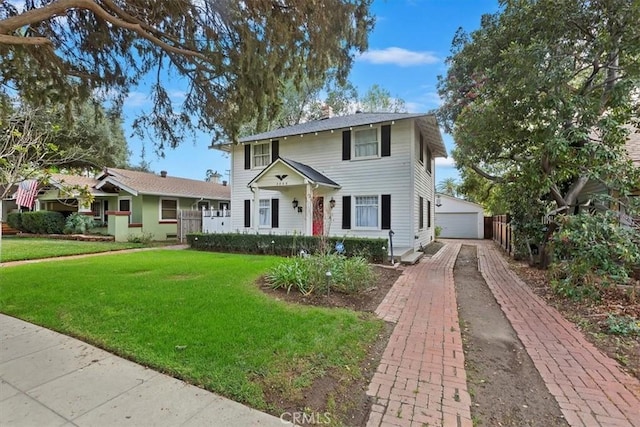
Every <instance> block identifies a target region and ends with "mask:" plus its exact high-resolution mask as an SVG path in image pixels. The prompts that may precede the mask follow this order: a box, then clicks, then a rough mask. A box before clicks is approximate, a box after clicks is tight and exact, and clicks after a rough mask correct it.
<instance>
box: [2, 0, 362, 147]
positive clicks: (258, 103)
mask: <svg viewBox="0 0 640 427" xmlns="http://www.w3.org/2000/svg"><path fill="white" fill-rule="evenodd" d="M371 1H372V0H321V1H314V2H309V1H308V0H286V1H262V0H246V1H242V2H239V1H236V0H199V1H195V0H178V1H169V2H157V1H151V0H127V1H124V0H97V1H90V0H42V1H39V2H34V1H25V2H24V6H23V7H21V8H18V7H17V6H16V4H17V2H13V1H12V2H9V1H3V2H0V60H1V61H2V67H1V68H0V86H1V87H2V88H3V90H4V91H8V90H11V91H17V92H18V93H20V95H21V96H22V97H24V99H25V100H27V101H28V102H29V103H37V102H38V101H40V100H43V99H48V100H55V101H66V100H68V99H72V98H78V97H79V98H81V99H88V98H89V97H90V96H92V95H94V94H95V93H101V94H103V95H104V96H105V97H108V98H111V99H112V100H113V101H115V105H117V106H120V105H122V102H123V101H124V100H125V99H126V97H127V94H128V92H129V90H130V89H131V88H132V87H136V86H137V85H138V84H140V83H142V82H145V83H148V81H149V80H145V79H147V78H148V79H150V81H151V91H152V100H153V106H152V108H151V111H150V112H149V113H147V114H146V115H144V116H142V117H140V118H138V120H137V121H136V125H137V126H138V128H139V129H153V131H154V133H155V136H156V137H157V138H158V144H159V149H160V150H162V148H163V147H164V146H165V143H168V144H169V145H170V146H172V147H175V146H177V145H178V144H179V143H180V141H181V136H182V135H183V133H184V132H185V131H186V130H189V129H193V128H194V127H199V128H201V129H205V130H209V131H214V132H217V133H223V134H226V136H228V137H230V138H234V137H235V136H236V135H237V133H238V129H239V126H240V124H241V123H246V122H248V121H249V120H250V119H251V118H253V117H259V118H262V117H264V118H265V119H266V120H270V119H272V118H273V117H275V115H276V113H277V110H278V107H279V105H278V100H279V99H280V93H281V91H282V89H283V84H284V82H288V81H293V82H294V83H295V84H299V83H300V82H301V81H302V80H303V79H304V78H308V79H310V80H311V81H314V80H316V79H324V77H326V73H327V72H328V71H330V70H332V71H333V72H335V73H336V76H337V77H338V79H339V80H341V81H343V80H344V79H345V78H346V76H347V74H348V71H349V69H350V66H351V63H352V61H353V54H354V53H355V52H356V51H360V52H362V51H364V50H365V49H366V47H367V37H368V33H369V31H370V30H371V28H372V26H373V18H372V16H371V15H370V11H369V8H370V4H371ZM174 75H178V76H181V77H182V78H184V79H185V81H186V82H187V84H188V88H187V91H186V97H185V99H184V102H183V103H182V105H181V107H180V108H179V109H177V110H174V105H173V103H172V100H171V97H170V95H169V92H168V90H167V84H168V79H169V78H171V77H172V76H174ZM9 88H10V89H9ZM259 125H260V124H259ZM258 127H260V126H258Z"/></svg>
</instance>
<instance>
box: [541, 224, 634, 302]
mask: <svg viewBox="0 0 640 427" xmlns="http://www.w3.org/2000/svg"><path fill="white" fill-rule="evenodd" d="M556 221H557V222H558V224H559V227H560V228H559V230H558V231H557V232H556V233H555V234H554V236H553V238H552V241H551V251H552V252H551V253H552V255H553V260H552V265H551V268H550V270H549V272H550V277H551V286H552V287H553V289H554V290H555V291H556V292H558V293H560V294H563V295H565V296H569V297H573V298H577V299H580V298H584V297H588V298H592V299H597V298H599V296H600V291H601V289H602V288H606V287H608V286H612V285H616V284H625V283H627V282H628V280H629V277H630V275H631V274H632V271H633V268H634V266H637V265H638V264H639V263H640V235H639V234H638V231H637V230H634V229H633V228H628V227H623V226H620V224H619V223H618V217H617V215H615V213H613V212H607V213H595V214H586V213H585V214H578V215H572V216H562V217H560V218H557V219H556Z"/></svg>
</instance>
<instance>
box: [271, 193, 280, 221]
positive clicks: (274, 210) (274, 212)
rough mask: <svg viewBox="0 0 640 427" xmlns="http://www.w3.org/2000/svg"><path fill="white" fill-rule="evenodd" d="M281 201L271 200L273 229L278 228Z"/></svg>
mask: <svg viewBox="0 0 640 427" xmlns="http://www.w3.org/2000/svg"><path fill="white" fill-rule="evenodd" d="M279 205H280V199H271V228H278V216H279V215H278V206H279Z"/></svg>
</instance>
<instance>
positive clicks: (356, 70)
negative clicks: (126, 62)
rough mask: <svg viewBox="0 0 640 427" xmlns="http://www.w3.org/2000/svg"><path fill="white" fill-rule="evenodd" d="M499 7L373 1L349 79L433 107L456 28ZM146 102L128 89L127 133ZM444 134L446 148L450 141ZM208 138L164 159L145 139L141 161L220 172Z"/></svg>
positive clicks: (489, 0) (437, 0) (179, 172)
mask: <svg viewBox="0 0 640 427" xmlns="http://www.w3.org/2000/svg"><path fill="white" fill-rule="evenodd" d="M497 10H498V2H497V0H375V1H374V4H373V8H372V11H373V13H374V15H375V16H376V25H375V28H374V30H373V32H372V33H371V34H370V37H369V50H368V51H367V52H366V53H365V54H363V55H362V56H360V57H358V58H357V59H356V61H355V64H354V66H353V69H352V71H351V74H350V77H349V80H350V81H351V82H352V83H353V84H354V85H355V86H356V87H357V88H358V91H359V92H360V93H361V94H362V93H364V92H365V91H366V90H367V89H368V88H369V87H371V86H372V85H374V84H378V85H380V86H381V87H383V88H385V89H387V90H389V92H390V93H391V94H392V96H394V97H399V98H402V99H403V100H404V101H405V102H406V105H407V107H408V110H409V111H410V112H427V111H430V110H432V109H434V108H437V107H438V105H439V102H440V100H439V99H438V95H437V90H436V84H437V76H438V75H443V74H445V72H446V66H445V59H446V57H447V56H448V55H449V52H450V48H451V41H452V39H453V36H454V34H455V32H456V30H457V29H458V28H459V27H462V28H464V29H465V30H467V31H473V30H474V29H476V28H478V26H479V25H480V17H481V16H482V15H483V14H485V13H495V12H496V11H497ZM180 87H181V85H180V82H179V81H177V82H176V86H175V88H174V89H173V90H170V93H171V94H172V95H173V97H174V98H175V100H176V101H177V102H179V101H180V98H181V97H183V96H184V92H182V90H181V89H180ZM149 103H150V101H149V99H148V98H147V95H146V90H145V89H144V88H140V89H138V90H137V91H133V92H132V93H131V95H130V96H129V98H128V99H127V102H126V104H125V110H124V113H125V126H126V128H125V131H126V132H127V135H129V134H130V133H131V131H130V124H131V122H132V121H133V119H134V118H135V116H136V114H137V113H138V112H139V111H141V110H144V109H145V108H148V105H149ZM443 136H444V139H445V144H446V145H447V149H448V150H450V149H451V147H453V140H452V138H451V137H450V136H449V135H443ZM128 141H129V148H130V150H131V152H132V155H131V163H133V164H137V163H139V162H140V154H141V151H142V146H143V142H142V141H140V140H139V139H137V138H135V137H132V138H128ZM210 142H211V137H210V136H209V135H206V134H201V135H198V136H197V137H196V138H195V140H193V139H190V140H185V141H183V142H182V144H181V145H180V146H179V147H178V148H176V149H167V150H165V157H164V158H159V157H157V155H156V154H155V152H154V147H153V142H152V141H146V142H145V143H144V145H145V147H146V156H145V159H146V160H147V161H148V162H150V163H151V168H152V170H153V171H155V172H159V171H160V170H166V171H168V172H169V174H170V175H173V176H180V177H184V178H193V179H204V177H205V173H206V171H207V169H213V170H217V171H218V172H220V173H221V174H223V175H224V174H225V172H226V171H228V170H229V167H230V165H229V159H228V157H226V156H225V155H223V154H222V153H221V152H219V151H217V150H209V149H208V148H207V147H208V145H209V144H210ZM449 177H453V178H457V177H458V173H457V170H456V169H455V166H454V165H453V164H452V162H451V159H437V160H436V182H440V181H441V180H443V179H445V178H449ZM223 179H226V176H225V178H223Z"/></svg>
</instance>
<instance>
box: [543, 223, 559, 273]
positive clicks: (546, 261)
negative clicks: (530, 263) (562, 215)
mask: <svg viewBox="0 0 640 427" xmlns="http://www.w3.org/2000/svg"><path fill="white" fill-rule="evenodd" d="M557 228H558V225H557V224H556V223H555V222H552V223H550V224H549V228H547V231H546V233H544V239H542V243H541V245H540V269H542V270H546V269H547V268H549V264H551V254H550V253H549V244H548V243H549V240H551V236H553V233H555V231H556V229H557Z"/></svg>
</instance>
